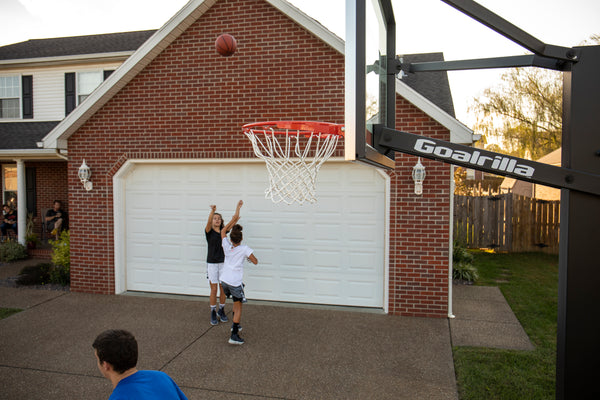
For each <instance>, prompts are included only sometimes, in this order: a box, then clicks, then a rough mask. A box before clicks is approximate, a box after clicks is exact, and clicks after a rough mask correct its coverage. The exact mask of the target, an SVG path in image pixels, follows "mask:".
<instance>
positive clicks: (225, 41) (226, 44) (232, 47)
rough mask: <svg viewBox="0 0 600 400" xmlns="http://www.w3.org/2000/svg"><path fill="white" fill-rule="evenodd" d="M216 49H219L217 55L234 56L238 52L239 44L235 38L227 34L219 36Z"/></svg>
mask: <svg viewBox="0 0 600 400" xmlns="http://www.w3.org/2000/svg"><path fill="white" fill-rule="evenodd" d="M215 48H216V49H217V53H219V54H220V55H222V56H224V57H229V56H232V55H233V53H235V51H236V50H237V42H236V41H235V38H234V37H233V36H231V35H229V34H227V33H224V34H222V35H219V37H218V38H217V40H216V41H215Z"/></svg>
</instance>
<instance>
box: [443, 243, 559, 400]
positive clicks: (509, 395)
mask: <svg viewBox="0 0 600 400" xmlns="http://www.w3.org/2000/svg"><path fill="white" fill-rule="evenodd" d="M473 254H474V255H475V260H474V262H473V264H474V265H475V266H476V267H477V269H478V271H479V280H478V281H477V284H478V285H482V286H498V287H499V288H500V290H501V291H502V294H503V295H504V297H505V298H506V301H508V304H509V305H510V307H511V308H512V310H513V311H514V313H515V315H516V316H517V318H518V319H519V321H520V322H521V325H522V326H523V329H525V332H527V335H528V336H529V339H530V340H531V342H532V343H533V344H534V346H535V350H533V351H515V350H499V349H486V348H479V347H477V348H476V347H454V348H453V352H454V366H455V370H456V376H457V383H458V390H459V396H460V399H461V400H475V399H477V400H481V399H502V400H509V399H515V400H522V399H528V400H533V399H554V398H555V378H556V377H555V368H556V319H557V304H558V256H555V255H548V254H543V253H517V254H495V253H486V252H482V251H476V252H474V253H473Z"/></svg>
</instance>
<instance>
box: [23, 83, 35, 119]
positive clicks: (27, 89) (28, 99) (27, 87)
mask: <svg viewBox="0 0 600 400" xmlns="http://www.w3.org/2000/svg"><path fill="white" fill-rule="evenodd" d="M21 91H22V96H21V97H22V102H23V119H31V118H33V76H32V75H24V76H22V77H21Z"/></svg>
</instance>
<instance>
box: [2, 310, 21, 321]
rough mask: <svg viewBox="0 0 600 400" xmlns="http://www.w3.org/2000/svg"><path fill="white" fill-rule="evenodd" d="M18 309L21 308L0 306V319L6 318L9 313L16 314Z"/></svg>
mask: <svg viewBox="0 0 600 400" xmlns="http://www.w3.org/2000/svg"><path fill="white" fill-rule="evenodd" d="M20 311H23V310H20V309H18V308H1V307H0V319H4V318H8V317H10V316H11V315H13V314H16V313H18V312H20Z"/></svg>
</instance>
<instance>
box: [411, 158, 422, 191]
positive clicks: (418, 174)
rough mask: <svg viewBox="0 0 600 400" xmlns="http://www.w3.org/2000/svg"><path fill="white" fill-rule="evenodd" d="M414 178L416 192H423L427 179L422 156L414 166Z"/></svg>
mask: <svg viewBox="0 0 600 400" xmlns="http://www.w3.org/2000/svg"><path fill="white" fill-rule="evenodd" d="M412 178H413V181H415V194H423V181H425V167H424V166H423V164H421V157H419V161H417V165H415V166H414V167H413V171H412Z"/></svg>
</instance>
